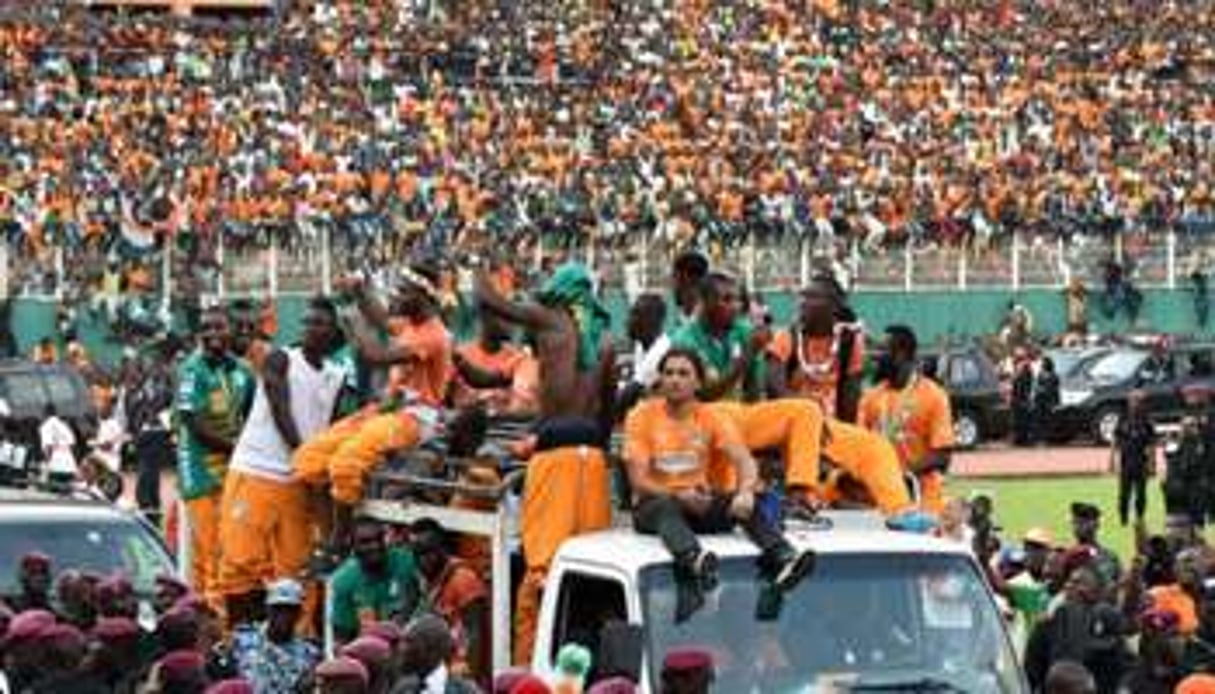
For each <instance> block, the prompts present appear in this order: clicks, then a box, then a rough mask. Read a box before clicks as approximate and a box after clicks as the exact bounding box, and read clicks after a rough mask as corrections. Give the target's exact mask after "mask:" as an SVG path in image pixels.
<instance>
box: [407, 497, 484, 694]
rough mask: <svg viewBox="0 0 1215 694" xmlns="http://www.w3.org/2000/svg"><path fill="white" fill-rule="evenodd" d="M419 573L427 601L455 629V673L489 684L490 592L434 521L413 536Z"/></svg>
mask: <svg viewBox="0 0 1215 694" xmlns="http://www.w3.org/2000/svg"><path fill="white" fill-rule="evenodd" d="M410 536H411V537H410V539H411V544H412V545H413V553H414V556H415V557H416V558H417V560H418V569H419V570H420V571H421V573H422V577H423V579H425V587H424V589H425V596H426V601H427V603H428V604H429V605H430V607H431V609H433V610H434V611H435V612H436V613H437V614H438V615H439V616H440V617H442V618H443V619H444V620H445V621H446V622H447V625H448V627H449V628H450V629H451V636H452V641H453V642H454V644H455V651H454V652H453V653H452V662H451V667H452V670H453V671H454V672H455V674H457V675H461V676H469V677H472V678H474V679H476V680H477V681H478V682H481V683H483V685H484V684H488V682H489V676H490V674H491V672H490V659H489V653H490V651H489V646H490V640H489V614H490V613H489V589H488V587H487V586H486V585H485V582H484V581H482V580H481V577H480V576H478V575H477V572H476V571H473V570H472V569H471V568H469V566H468V565H466V564H465V563H464V562H462V561H460V560H459V559H455V558H453V557H452V556H451V555H450V552H449V551H448V544H447V536H446V534H445V533H444V532H443V528H442V526H440V525H439V524H438V523H436V522H434V521H431V520H428V519H427V520H421V521H418V522H417V523H414V524H413V527H412V528H411V532H410Z"/></svg>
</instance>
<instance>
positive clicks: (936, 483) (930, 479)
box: [916, 470, 945, 516]
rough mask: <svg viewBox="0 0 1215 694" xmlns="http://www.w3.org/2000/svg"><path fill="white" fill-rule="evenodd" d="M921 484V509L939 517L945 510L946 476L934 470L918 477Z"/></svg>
mask: <svg viewBox="0 0 1215 694" xmlns="http://www.w3.org/2000/svg"><path fill="white" fill-rule="evenodd" d="M916 479H917V480H919V483H920V508H921V509H923V510H925V511H928V512H929V513H935V514H937V515H938V516H939V515H941V512H942V511H944V510H945V475H942V474H941V473H940V472H937V471H936V470H933V471H932V472H922V473H920V474H918V475H916Z"/></svg>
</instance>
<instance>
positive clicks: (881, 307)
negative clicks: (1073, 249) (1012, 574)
mask: <svg viewBox="0 0 1215 694" xmlns="http://www.w3.org/2000/svg"><path fill="white" fill-rule="evenodd" d="M764 298H765V300H766V301H767V302H768V304H769V305H770V306H771V307H772V310H773V313H774V315H775V317H776V320H777V322H778V324H784V323H786V322H787V321H788V320H789V319H790V318H791V317H792V315H793V312H794V311H795V309H796V305H797V297H796V296H795V295H790V294H768V295H765V297H764ZM851 301H852V305H853V307H854V308H856V310H857V312H858V313H859V314H860V316H861V319H862V320H863V321H864V322H865V324H866V325H867V326H868V327H869V328H870V329H871V330H880V329H881V328H882V327H883V326H885V325H888V324H890V323H905V324H908V325H911V326H912V327H913V328H914V329H915V330H916V332H917V334H918V335H919V336H920V340H921V342H923V343H931V342H936V341H939V340H942V339H946V338H950V337H953V338H963V337H969V336H975V335H985V334H990V333H993V332H995V331H996V329H997V328H998V327H999V325H1000V321H1001V319H1002V318H1003V316H1004V314H1005V312H1006V311H1007V308H1008V304H1009V302H1010V301H1016V302H1018V303H1021V304H1023V305H1025V306H1027V307H1028V308H1029V310H1030V312H1031V313H1032V315H1033V318H1034V331H1035V332H1036V333H1039V334H1051V335H1053V334H1058V333H1060V332H1062V330H1063V327H1064V302H1063V295H1062V293H1061V292H1060V291H1059V290H1046V289H1042V290H1038V289H1034V290H1025V291H1021V292H1015V293H1014V292H1009V291H1007V290H998V289H993V290H982V289H980V290H970V291H965V292H961V291H956V290H940V291H916V292H864V291H862V292H857V293H855V294H853V296H852V299H851ZM607 303H608V305H609V308H610V309H611V311H612V315H613V321H612V325H613V329H614V330H615V331H616V332H617V334H619V333H620V332H621V331H622V330H623V326H624V316H625V314H626V313H627V304H626V302H625V299H624V297H623V295H620V294H614V295H610V296H609V297H608V302H607ZM1096 304H1097V301H1096V297H1095V296H1092V297H1090V301H1089V317H1090V320H1091V326H1092V329H1093V330H1094V331H1096V332H1100V333H1106V334H1109V333H1121V332H1126V331H1128V330H1129V329H1130V326H1129V325H1128V324H1127V322H1126V320H1125V319H1124V318H1122V317H1120V318H1119V319H1118V320H1116V321H1107V320H1105V319H1104V317H1102V316H1101V315H1100V312H1099V311H1098V310H1097V305H1096ZM306 305H307V297H304V296H288V297H283V298H281V299H279V301H278V316H279V320H278V323H279V329H280V335H279V339H280V341H281V342H290V341H293V340H295V339H297V338H298V336H299V327H300V318H301V316H302V315H303V311H304V308H305V306H306ZM469 313H470V312H469V311H467V310H464V311H462V312H461V315H460V316H459V317H458V318H457V321H456V323H457V325H456V326H455V332H456V333H457V334H458V335H460V336H461V337H465V336H467V335H469V334H470V333H471V331H472V330H473V321H472V320H471V315H469ZM1141 314H1142V315H1141V318H1140V325H1139V330H1143V331H1161V332H1170V333H1177V334H1186V335H1197V334H1201V335H1206V336H1210V335H1211V334H1212V329H1211V328H1212V327H1215V321H1212V325H1208V326H1207V328H1206V329H1202V328H1200V327H1199V326H1198V324H1197V321H1196V319H1195V316H1194V304H1193V295H1192V294H1190V293H1189V292H1184V291H1170V290H1164V289H1160V290H1146V291H1145V292H1144V304H1143V309H1142V311H1141ZM11 320H12V329H13V333H14V335H15V336H16V338H17V341H18V344H19V345H20V349H21V352H22V354H29V353H30V351H31V350H32V348H33V346H34V344H35V343H36V342H37V341H38V340H39V339H40V338H42V337H45V336H47V335H53V334H54V331H55V311H54V303H53V302H50V301H46V300H41V299H34V298H22V299H16V300H14V301H13V310H12V318H11ZM78 331H79V333H80V335H81V337H82V339H83V340H84V342H85V345H86V347H87V348H88V349H89V351H90V353H91V354H93V355H94V356H95V357H97V358H99V359H100V360H101V361H102V362H104V363H111V364H112V363H115V362H116V361H117V360H118V359H119V358H120V356H121V350H122V346H121V345H119V344H117V343H116V342H114V341H112V340H111V339H108V338H107V333H108V330H107V328H106V326H105V325H104V324H102V323H101V322H100V321H96V320H92V319H91V318H90V317H89V316H87V315H82V316H81V318H80V319H79V320H78Z"/></svg>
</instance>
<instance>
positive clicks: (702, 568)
mask: <svg viewBox="0 0 1215 694" xmlns="http://www.w3.org/2000/svg"><path fill="white" fill-rule="evenodd" d="M692 573H693V575H695V576H696V579H697V581H698V582H699V583H700V589H701V590H703V591H705V592H711V591H713V590H714V589H716V588H717V582H718V576H717V555H716V554H713V553H712V552H706V551H701V553H700V554H698V555H697V556H696V561H694V562H693V563H692Z"/></svg>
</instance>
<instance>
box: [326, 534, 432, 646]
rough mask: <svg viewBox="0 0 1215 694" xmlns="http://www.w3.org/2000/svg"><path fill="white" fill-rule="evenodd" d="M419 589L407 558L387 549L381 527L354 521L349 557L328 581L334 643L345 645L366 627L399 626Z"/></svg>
mask: <svg viewBox="0 0 1215 694" xmlns="http://www.w3.org/2000/svg"><path fill="white" fill-rule="evenodd" d="M420 586H421V582H420V579H419V574H418V564H417V561H416V560H415V559H414V556H413V553H412V552H411V551H409V550H408V549H405V548H402V547H389V546H388V541H387V538H386V537H385V535H384V527H383V526H382V525H380V524H379V523H378V522H376V521H374V520H371V519H369V518H360V519H359V520H358V521H356V522H355V526H354V556H352V557H350V558H349V559H347V560H346V561H345V562H343V563H342V565H341V566H340V567H338V570H337V572H335V573H334V574H333V578H332V579H331V581H330V590H331V591H332V606H333V607H332V610H331V614H330V615H329V618H330V620H331V621H332V623H333V634H334V637H335V638H336V639H337V640H338V641H339V642H345V641H349V640H351V639H353V638H355V637H357V636H358V635H359V632H360V631H361V630H362V628H363V627H364V626H367V625H369V624H373V623H375V622H380V621H385V620H393V621H399V622H404V621H405V620H407V619H408V618H409V617H410V616H411V615H413V613H414V610H415V609H416V608H417V605H418V599H419V597H420V596H421V588H420Z"/></svg>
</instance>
